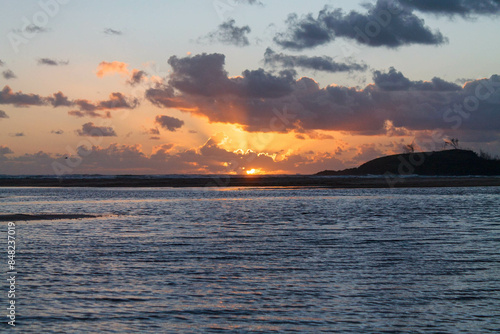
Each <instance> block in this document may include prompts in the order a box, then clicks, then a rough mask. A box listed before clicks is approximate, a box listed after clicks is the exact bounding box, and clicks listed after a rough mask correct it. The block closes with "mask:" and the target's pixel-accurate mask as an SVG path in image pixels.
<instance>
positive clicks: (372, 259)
mask: <svg viewBox="0 0 500 334" xmlns="http://www.w3.org/2000/svg"><path fill="white" fill-rule="evenodd" d="M499 207H500V188H453V189H452V188H448V189H444V188H437V189H396V190H390V189H370V190H367V189H356V190H344V189H280V188H274V189H273V188H267V189H262V188H251V189H93V188H87V189H76V188H68V189H65V188H3V189H0V212H1V213H89V214H99V215H102V217H100V218H96V219H79V220H49V221H31V222H18V223H17V224H16V229H17V230H16V232H17V248H18V249H17V266H18V268H17V269H18V277H17V293H16V297H17V302H16V305H17V322H16V323H17V326H16V327H15V329H12V328H10V326H8V325H7V324H6V319H7V318H6V317H5V316H3V315H2V317H3V318H4V320H3V323H2V324H1V325H2V330H6V331H7V330H8V331H12V332H19V333H88V332H90V333H219V332H221V333H223V332H228V333H229V332H235V333H245V332H262V333H270V332H298V333H321V332H324V333H334V332H338V333H373V332H442V333H488V332H490V333H493V332H495V333H496V332H498V330H500V210H499ZM6 224H7V223H1V225H0V229H1V233H0V237H1V240H2V242H1V244H2V245H6V231H7V227H6ZM2 248H3V249H6V247H2ZM3 252H4V255H3V256H2V257H1V259H2V260H1V265H2V267H1V268H3V270H2V272H3V273H5V272H6V269H5V268H6V267H5V264H6V261H7V260H6V251H3ZM4 277H5V275H4ZM3 281H4V282H5V280H4V279H3ZM2 286H4V287H7V285H6V284H2ZM0 298H1V300H0V305H4V306H5V307H7V301H8V299H7V296H6V288H2V293H1V294H0ZM4 306H2V307H1V309H3V310H5V307H4ZM2 312H3V313H5V314H6V311H2Z"/></svg>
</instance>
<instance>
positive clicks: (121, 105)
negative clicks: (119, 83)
mask: <svg viewBox="0 0 500 334" xmlns="http://www.w3.org/2000/svg"><path fill="white" fill-rule="evenodd" d="M138 104H139V100H138V99H135V98H128V97H126V96H125V95H123V94H122V93H119V92H115V93H111V94H110V95H109V100H105V101H100V102H98V103H97V108H98V109H99V110H103V109H109V110H111V109H134V108H135V107H137V105H138Z"/></svg>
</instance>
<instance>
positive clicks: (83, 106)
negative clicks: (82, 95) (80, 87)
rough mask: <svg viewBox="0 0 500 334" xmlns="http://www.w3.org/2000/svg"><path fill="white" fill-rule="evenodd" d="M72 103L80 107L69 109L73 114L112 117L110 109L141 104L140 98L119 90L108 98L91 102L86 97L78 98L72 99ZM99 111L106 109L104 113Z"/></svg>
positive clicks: (126, 107) (128, 107)
mask: <svg viewBox="0 0 500 334" xmlns="http://www.w3.org/2000/svg"><path fill="white" fill-rule="evenodd" d="M71 105H75V106H78V108H79V109H80V110H72V111H69V112H68V114H69V115H71V116H76V117H84V116H89V117H101V118H111V113H110V112H109V111H110V110H118V109H134V108H136V107H137V106H138V105H139V100H138V99H136V98H129V97H127V96H125V95H124V94H122V93H119V92H114V93H111V94H110V95H109V99H108V100H103V101H97V102H91V101H89V100H86V99H77V100H74V101H71ZM99 111H104V114H103V113H99Z"/></svg>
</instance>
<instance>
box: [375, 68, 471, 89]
mask: <svg viewBox="0 0 500 334" xmlns="http://www.w3.org/2000/svg"><path fill="white" fill-rule="evenodd" d="M373 80H374V81H375V84H376V85H377V87H379V88H380V89H382V90H387V91H398V90H409V89H414V90H422V91H459V90H462V87H460V86H459V85H457V84H455V83H452V82H447V81H445V80H443V79H440V78H437V77H434V78H433V79H432V81H430V82H429V81H410V79H408V78H407V77H405V76H404V75H403V73H401V72H398V71H396V69H395V68H394V67H391V68H390V69H389V72H387V73H382V72H380V71H375V72H374V75H373Z"/></svg>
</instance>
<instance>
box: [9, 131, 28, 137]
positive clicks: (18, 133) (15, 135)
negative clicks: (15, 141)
mask: <svg viewBox="0 0 500 334" xmlns="http://www.w3.org/2000/svg"><path fill="white" fill-rule="evenodd" d="M9 136H11V137H24V136H25V135H24V132H15V133H9Z"/></svg>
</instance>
